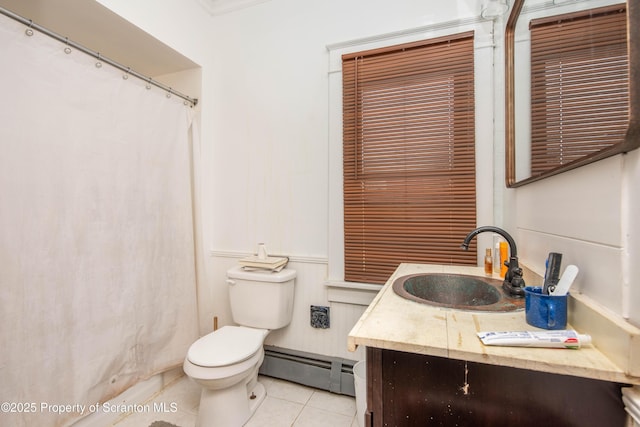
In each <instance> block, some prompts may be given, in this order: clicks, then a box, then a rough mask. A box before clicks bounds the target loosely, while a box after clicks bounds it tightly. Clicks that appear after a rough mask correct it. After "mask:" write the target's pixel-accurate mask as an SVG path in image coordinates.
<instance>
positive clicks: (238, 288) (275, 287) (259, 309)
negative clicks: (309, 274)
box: [227, 266, 296, 329]
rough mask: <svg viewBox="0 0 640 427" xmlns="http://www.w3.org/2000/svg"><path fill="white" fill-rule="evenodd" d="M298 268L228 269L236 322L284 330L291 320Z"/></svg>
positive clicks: (231, 302) (230, 294)
mask: <svg viewBox="0 0 640 427" xmlns="http://www.w3.org/2000/svg"><path fill="white" fill-rule="evenodd" d="M295 278H296V271H295V270H291V269H287V268H285V269H283V270H281V271H279V272H271V271H261V270H256V271H245V270H244V269H243V268H242V267H241V266H236V267H233V268H231V269H229V270H228V271H227V283H228V284H229V302H230V304H231V314H232V316H233V321H234V322H236V323H237V324H239V325H242V326H249V327H252V328H261V329H280V328H283V327H285V326H287V325H288V324H289V323H290V322H291V317H292V315H293V284H294V282H295Z"/></svg>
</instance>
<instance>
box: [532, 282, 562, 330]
mask: <svg viewBox="0 0 640 427" xmlns="http://www.w3.org/2000/svg"><path fill="white" fill-rule="evenodd" d="M567 295H569V294H567ZM567 295H556V296H554V295H546V294H543V293H542V288H541V287H533V286H527V287H525V288H524V310H525V314H526V317H527V323H528V324H530V325H531V326H535V327H536V328H542V329H565V328H566V327H567Z"/></svg>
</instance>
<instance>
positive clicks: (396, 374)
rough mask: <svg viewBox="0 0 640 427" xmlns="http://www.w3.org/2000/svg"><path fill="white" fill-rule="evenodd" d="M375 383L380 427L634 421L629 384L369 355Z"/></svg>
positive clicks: (371, 385)
mask: <svg viewBox="0 0 640 427" xmlns="http://www.w3.org/2000/svg"><path fill="white" fill-rule="evenodd" d="M551 351H554V350H551ZM557 351H570V350H557ZM367 381H368V383H367V389H368V391H367V406H368V411H367V412H368V418H367V419H368V420H369V421H368V422H369V424H367V426H372V427H382V426H408V427H410V426H416V427H418V426H419V427H424V426H460V427H463V426H469V427H479V426H487V427H500V426H505V427H508V426H518V427H526V426H531V427H540V426H547V425H548V426H554V427H561V426H566V427H573V426H575V427H578V426H581V427H584V426H589V427H591V426H594V427H596V426H603V427H614V426H619V427H623V426H624V424H625V419H626V413H625V411H624V404H623V403H622V398H621V393H620V387H621V386H622V384H617V383H611V382H607V381H598V380H592V379H586V378H580V377H574V376H566V375H556V374H549V373H544V372H537V371H530V370H525V369H516V368H509V367H503V366H495V365H486V364H482V363H475V362H466V361H463V360H452V359H446V358H440V357H434V356H424V355H418V354H413V353H403V352H397V351H391V350H380V349H375V348H368V349H367Z"/></svg>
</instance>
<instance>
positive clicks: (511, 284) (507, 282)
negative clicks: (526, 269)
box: [460, 225, 524, 298]
mask: <svg viewBox="0 0 640 427" xmlns="http://www.w3.org/2000/svg"><path fill="white" fill-rule="evenodd" d="M485 231H490V232H492V233H497V234H499V235H501V236H502V237H504V238H505V240H506V241H507V243H508V244H509V249H510V252H511V255H510V256H509V261H505V262H504V265H506V266H507V272H506V273H505V275H504V282H502V289H504V290H505V292H507V294H508V295H509V296H512V297H515V298H522V297H524V279H523V278H522V268H520V266H519V265H518V249H517V248H516V242H515V240H513V237H511V236H510V235H509V233H507V232H506V231H504V230H503V229H502V228H498V227H494V226H491V225H486V226H484V227H478V228H476V229H475V230H473V231H472V232H471V233H469V234H467V237H465V239H464V242H462V245H460V247H461V248H462V249H463V250H465V251H466V250H468V249H469V243H471V239H473V238H474V237H476V236H477V235H478V234H480V233H484V232H485Z"/></svg>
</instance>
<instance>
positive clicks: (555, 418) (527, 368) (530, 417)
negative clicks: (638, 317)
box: [348, 264, 640, 427]
mask: <svg viewBox="0 0 640 427" xmlns="http://www.w3.org/2000/svg"><path fill="white" fill-rule="evenodd" d="M415 273H455V274H473V275H477V276H482V275H483V274H484V272H483V269H481V268H477V267H459V266H441V265H423V264H402V265H400V266H399V267H398V269H397V270H396V272H395V273H394V274H393V275H392V276H391V278H390V279H389V280H388V281H387V283H386V285H385V286H384V287H383V288H382V289H381V290H380V292H379V293H378V295H377V296H376V298H375V299H374V300H373V302H372V303H371V305H370V306H369V307H368V309H367V310H366V311H365V313H364V314H363V315H362V317H361V318H360V320H359V321H358V323H357V324H356V325H355V326H354V328H353V329H352V331H351V333H350V334H349V338H348V347H349V349H350V350H355V348H356V347H357V346H359V345H364V346H366V347H367V412H366V416H365V419H366V425H367V426H387V425H388V426H424V425H435V426H438V425H441V426H454V425H458V426H511V425H518V426H540V425H553V426H585V425H588V426H600V425H603V426H620V427H622V426H623V425H624V420H625V416H626V415H625V412H624V405H623V403H622V401H621V398H620V387H622V386H624V385H631V384H640V361H639V360H638V357H639V354H640V331H638V329H637V328H634V327H632V326H629V325H628V324H626V322H624V321H622V322H621V321H619V320H618V319H615V318H612V317H611V316H609V315H607V314H606V313H601V312H599V311H598V309H597V307H595V306H594V305H593V304H590V303H589V301H588V300H586V299H584V298H583V297H581V296H580V295H576V296H573V297H572V298H571V302H570V309H569V319H570V325H569V326H568V327H567V328H573V329H576V330H578V331H579V332H580V333H587V334H591V335H592V337H593V345H592V346H586V347H583V348H581V349H579V350H564V349H543V348H523V347H488V346H484V345H483V344H482V342H481V341H480V340H479V339H478V337H477V335H476V333H477V332H479V331H517V330H535V328H533V327H531V326H529V325H528V324H527V323H526V321H525V315H524V311H516V312H510V313H486V312H480V311H461V310H455V309H444V308H439V307H435V306H430V305H426V304H421V303H418V302H415V301H410V300H408V299H404V298H402V297H400V296H398V295H397V294H396V293H395V292H394V291H393V289H392V284H393V282H394V281H395V279H396V278H398V277H401V276H405V275H409V274H415Z"/></svg>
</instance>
